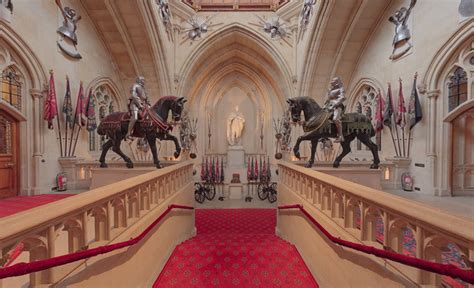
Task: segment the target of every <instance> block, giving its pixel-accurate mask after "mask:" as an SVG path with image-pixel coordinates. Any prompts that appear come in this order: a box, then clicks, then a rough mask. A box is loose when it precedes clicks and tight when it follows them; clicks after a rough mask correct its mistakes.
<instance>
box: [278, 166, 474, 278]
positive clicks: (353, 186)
mask: <svg viewBox="0 0 474 288" xmlns="http://www.w3.org/2000/svg"><path fill="white" fill-rule="evenodd" d="M278 167H279V175H280V178H279V179H280V180H279V185H284V186H286V188H288V189H283V190H286V191H292V192H294V193H295V194H296V195H299V196H300V197H301V199H302V200H303V204H304V205H311V206H313V207H314V208H316V209H317V210H319V211H322V212H323V213H324V214H325V215H327V216H328V217H331V219H332V220H333V221H334V222H335V223H337V224H338V225H339V226H340V227H342V228H344V229H345V230H347V231H349V232H350V234H351V235H353V236H355V237H356V238H357V239H359V240H360V241H361V242H364V244H370V245H374V246H376V247H377V246H379V247H378V248H382V247H384V248H385V249H391V250H393V251H396V252H399V253H402V252H403V249H402V248H403V240H404V233H412V234H413V237H414V239H415V241H416V251H415V253H414V255H411V256H413V257H418V258H421V259H426V260H432V261H436V262H441V259H442V254H443V253H444V252H445V251H447V250H450V249H453V247H455V248H456V249H457V250H458V251H459V253H460V254H461V257H462V259H464V264H465V265H466V267H470V265H472V262H474V222H473V221H469V220H467V219H464V218H460V217H456V216H453V215H451V214H447V213H443V212H441V211H439V210H437V209H434V208H431V207H428V206H425V205H422V204H418V203H416V202H413V201H410V200H407V199H404V198H401V197H397V196H394V195H391V194H388V193H385V192H383V191H379V190H376V189H372V188H369V187H366V186H362V185H359V184H357V183H353V182H349V181H346V180H343V179H340V178H337V177H334V176H331V175H328V174H324V173H321V172H317V171H314V170H310V169H306V168H303V167H300V166H297V165H294V164H291V163H288V162H283V161H281V162H279V163H278ZM308 189H309V191H308ZM283 204H298V203H283ZM378 221H382V223H383V240H382V241H380V240H379V242H381V243H378V242H377V222H378ZM407 230H408V231H409V232H407ZM392 264H393V263H392ZM393 265H394V266H396V267H397V269H402V270H403V269H404V268H403V267H401V264H400V265H399V264H396V265H395V264H393ZM411 269H412V268H411ZM415 274H416V275H414V277H413V278H415V279H414V281H415V282H417V283H419V284H428V285H436V286H437V287H439V286H440V285H441V277H440V276H439V275H437V274H433V273H428V272H423V271H421V270H417V271H416V272H415Z"/></svg>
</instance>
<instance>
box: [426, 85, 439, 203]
mask: <svg viewBox="0 0 474 288" xmlns="http://www.w3.org/2000/svg"><path fill="white" fill-rule="evenodd" d="M439 94H440V91H439V90H431V91H428V92H427V95H428V99H429V110H428V127H429V128H428V143H427V145H426V146H427V153H426V155H427V156H428V161H429V163H430V167H431V173H430V175H431V185H432V186H433V190H434V192H435V195H437V194H438V188H439V187H438V185H437V179H436V176H437V173H436V168H437V167H436V164H437V163H436V162H437V160H436V126H437V125H438V120H437V117H436V114H437V111H436V103H437V100H438V96H439Z"/></svg>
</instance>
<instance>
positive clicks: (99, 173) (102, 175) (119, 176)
mask: <svg viewBox="0 0 474 288" xmlns="http://www.w3.org/2000/svg"><path fill="white" fill-rule="evenodd" d="M152 171H156V168H155V167H137V168H133V169H128V168H92V169H91V174H92V177H91V178H92V179H91V186H90V187H89V189H91V190H92V189H95V188H98V187H102V186H105V185H109V184H112V183H116V182H119V181H122V180H125V179H129V178H132V177H135V176H138V175H142V174H145V173H149V172H152Z"/></svg>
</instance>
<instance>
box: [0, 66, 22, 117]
mask: <svg viewBox="0 0 474 288" xmlns="http://www.w3.org/2000/svg"><path fill="white" fill-rule="evenodd" d="M22 84H23V83H22V82H21V78H20V76H19V75H18V74H17V73H16V71H15V70H14V69H13V68H11V67H9V68H7V69H5V70H3V72H2V79H1V90H0V91H1V97H0V98H1V99H3V100H4V101H5V102H7V103H8V104H10V105H12V106H13V107H15V108H16V109H17V110H19V111H21V86H22Z"/></svg>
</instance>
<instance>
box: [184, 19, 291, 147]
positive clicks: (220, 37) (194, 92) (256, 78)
mask: <svg viewBox="0 0 474 288" xmlns="http://www.w3.org/2000/svg"><path fill="white" fill-rule="evenodd" d="M195 51H196V52H195V53H194V54H192V55H190V56H189V58H188V59H187V61H186V62H185V64H184V66H183V70H182V71H181V73H180V74H181V75H183V79H184V81H183V82H182V83H183V84H182V86H181V87H179V91H180V92H179V93H178V94H179V95H183V96H186V97H187V98H188V99H189V104H188V107H192V109H193V114H194V115H197V116H198V118H200V119H206V117H209V115H217V113H218V111H217V109H218V107H219V103H220V102H221V101H222V99H223V97H224V96H225V95H226V94H227V92H228V91H230V90H232V89H234V88H238V89H239V91H241V92H242V94H244V96H246V97H247V98H249V99H250V101H251V103H252V105H253V107H252V109H253V110H252V111H253V112H254V115H253V117H255V119H258V121H256V122H255V123H252V125H262V123H263V125H264V127H265V131H266V133H267V132H271V119H272V117H275V116H277V115H279V114H281V113H282V111H283V108H284V106H285V104H284V103H285V99H286V98H287V97H290V96H291V92H292V91H291V89H292V88H291V81H290V77H289V73H288V72H287V71H288V70H286V69H285V67H286V64H285V62H284V60H283V58H281V57H280V56H279V55H278V54H277V52H275V51H276V50H273V49H272V47H271V44H269V43H267V42H266V40H265V39H261V38H259V37H258V36H256V35H255V34H253V33H252V32H251V31H249V30H246V29H245V28H242V27H239V26H237V25H235V26H232V27H227V28H225V29H223V30H222V31H221V32H219V33H216V34H215V35H214V36H213V37H211V38H210V39H207V40H206V41H205V42H203V43H201V46H200V47H198V48H197V49H195ZM221 120H222V119H221ZM201 123H202V122H201ZM201 126H202V127H201V128H202V129H204V127H203V126H204V125H201ZM249 129H256V127H252V128H249ZM202 135H206V133H205V132H204V131H203V134H202ZM267 137H271V133H268V136H267ZM203 141H204V139H203Z"/></svg>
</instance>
